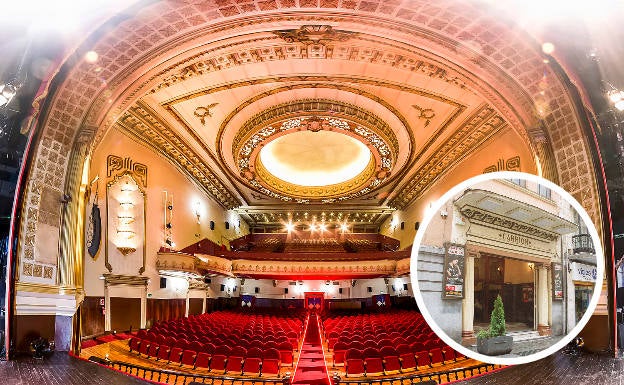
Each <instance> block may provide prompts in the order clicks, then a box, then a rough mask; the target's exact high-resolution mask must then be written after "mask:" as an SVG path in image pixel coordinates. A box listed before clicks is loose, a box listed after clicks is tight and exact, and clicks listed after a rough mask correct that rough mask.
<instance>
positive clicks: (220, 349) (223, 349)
mask: <svg viewBox="0 0 624 385" xmlns="http://www.w3.org/2000/svg"><path fill="white" fill-rule="evenodd" d="M231 350H232V349H231V348H230V347H229V346H228V345H218V346H217V347H216V348H215V351H214V353H215V354H221V355H224V356H229V355H230V351H231Z"/></svg>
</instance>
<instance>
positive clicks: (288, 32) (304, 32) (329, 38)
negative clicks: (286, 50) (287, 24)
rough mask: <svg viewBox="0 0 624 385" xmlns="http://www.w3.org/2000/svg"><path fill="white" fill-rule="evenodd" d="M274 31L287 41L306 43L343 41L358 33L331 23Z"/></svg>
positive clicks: (320, 43) (321, 43) (322, 43)
mask: <svg viewBox="0 0 624 385" xmlns="http://www.w3.org/2000/svg"><path fill="white" fill-rule="evenodd" d="M273 33H274V34H275V35H277V36H279V37H280V38H282V39H283V40H284V41H285V42H286V43H303V44H305V45H309V44H319V45H326V44H327V43H330V42H336V41H338V42H343V41H347V40H349V39H351V38H352V37H356V36H357V35H358V34H357V33H356V32H351V31H341V30H336V29H334V28H333V27H332V26H331V25H302V26H301V27H299V29H285V30H281V31H273Z"/></svg>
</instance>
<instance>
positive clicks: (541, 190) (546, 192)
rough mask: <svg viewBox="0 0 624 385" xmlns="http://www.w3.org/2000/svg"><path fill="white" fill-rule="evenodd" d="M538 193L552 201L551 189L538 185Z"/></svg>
mask: <svg viewBox="0 0 624 385" xmlns="http://www.w3.org/2000/svg"><path fill="white" fill-rule="evenodd" d="M537 193H538V194H539V195H540V196H542V197H544V198H547V199H550V189H549V188H548V187H545V186H542V185H541V184H538V185H537Z"/></svg>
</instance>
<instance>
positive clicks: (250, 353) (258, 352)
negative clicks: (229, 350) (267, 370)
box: [246, 347, 263, 358]
mask: <svg viewBox="0 0 624 385" xmlns="http://www.w3.org/2000/svg"><path fill="white" fill-rule="evenodd" d="M262 356H263V350H262V349H260V348H256V347H254V348H249V349H247V355H246V357H255V358H262Z"/></svg>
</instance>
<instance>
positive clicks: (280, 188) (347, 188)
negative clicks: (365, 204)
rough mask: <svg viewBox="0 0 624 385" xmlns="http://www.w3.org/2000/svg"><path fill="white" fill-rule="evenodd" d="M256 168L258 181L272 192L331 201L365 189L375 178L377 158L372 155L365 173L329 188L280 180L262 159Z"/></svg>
mask: <svg viewBox="0 0 624 385" xmlns="http://www.w3.org/2000/svg"><path fill="white" fill-rule="evenodd" d="M255 166H256V167H255V171H256V175H257V176H258V178H257V179H258V180H259V182H260V183H262V184H263V185H264V186H265V187H266V188H268V189H270V190H275V191H277V192H279V193H282V194H284V195H287V196H290V197H294V198H304V199H331V198H337V197H340V196H343V195H346V194H349V193H352V192H355V191H357V190H359V189H361V188H364V187H365V186H366V184H367V182H369V181H371V179H374V178H375V170H376V167H377V162H375V157H374V156H372V155H371V157H370V160H369V161H368V164H367V165H366V168H365V169H364V171H362V172H361V173H360V174H359V175H357V176H356V177H355V178H351V179H349V180H347V181H345V182H342V183H337V184H332V185H327V186H301V185H297V184H294V183H289V182H286V181H284V180H282V179H279V178H277V177H275V176H274V175H273V174H271V173H270V172H269V171H268V170H267V169H266V167H265V166H264V164H263V163H262V161H261V160H260V157H257V158H256V164H255Z"/></svg>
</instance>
